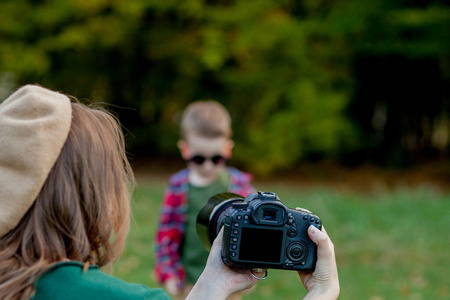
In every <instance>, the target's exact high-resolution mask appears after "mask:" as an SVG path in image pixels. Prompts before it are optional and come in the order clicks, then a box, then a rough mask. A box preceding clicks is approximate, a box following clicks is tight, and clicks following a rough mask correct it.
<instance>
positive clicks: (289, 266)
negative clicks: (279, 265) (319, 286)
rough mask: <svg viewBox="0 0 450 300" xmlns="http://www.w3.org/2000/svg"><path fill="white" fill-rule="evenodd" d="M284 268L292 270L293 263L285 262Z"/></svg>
mask: <svg viewBox="0 0 450 300" xmlns="http://www.w3.org/2000/svg"><path fill="white" fill-rule="evenodd" d="M284 266H285V267H286V268H292V267H293V266H294V263H293V262H292V261H286V263H285V264H284Z"/></svg>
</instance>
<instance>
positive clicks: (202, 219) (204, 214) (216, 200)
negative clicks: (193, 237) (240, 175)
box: [197, 193, 244, 251]
mask: <svg viewBox="0 0 450 300" xmlns="http://www.w3.org/2000/svg"><path fill="white" fill-rule="evenodd" d="M242 201H244V197H242V196H241V195H238V194H234V193H220V194H216V195H214V196H212V197H211V198H209V200H208V202H207V203H206V205H205V206H204V207H203V208H202V209H201V210H200V212H199V213H198V216H197V235H198V237H199V238H200V240H201V241H202V243H203V246H205V248H206V250H208V251H209V250H211V246H212V243H213V242H214V239H215V238H216V236H217V233H218V232H219V229H220V227H221V226H222V224H218V219H219V216H220V215H221V213H222V212H224V211H225V210H226V209H227V208H228V207H230V206H231V205H232V204H233V203H234V202H242Z"/></svg>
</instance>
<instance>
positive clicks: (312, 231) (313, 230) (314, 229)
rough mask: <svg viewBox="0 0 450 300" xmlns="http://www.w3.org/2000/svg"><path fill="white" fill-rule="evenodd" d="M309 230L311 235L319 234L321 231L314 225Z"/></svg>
mask: <svg viewBox="0 0 450 300" xmlns="http://www.w3.org/2000/svg"><path fill="white" fill-rule="evenodd" d="M308 230H309V232H310V233H311V234H315V233H316V232H317V230H319V229H317V228H316V227H314V226H313V225H309V228H308Z"/></svg>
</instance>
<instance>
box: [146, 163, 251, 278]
mask: <svg viewBox="0 0 450 300" xmlns="http://www.w3.org/2000/svg"><path fill="white" fill-rule="evenodd" d="M226 170H227V172H228V173H229V174H230V183H229V186H228V192H231V193H236V194H239V195H242V196H244V197H245V196H247V195H248V194H250V193H253V192H254V191H255V190H254V189H253V187H252V185H251V183H250V181H251V180H252V178H253V176H252V175H251V174H248V173H244V172H241V171H239V170H237V169H235V168H231V167H227V168H226ZM188 175H189V169H184V170H181V171H179V172H178V173H176V174H174V175H173V176H172V177H171V178H170V183H169V186H168V187H167V189H166V191H165V193H164V200H163V206H162V209H161V216H160V222H159V227H158V231H157V233H156V267H155V275H156V279H157V280H158V282H159V283H163V282H165V281H166V280H168V279H170V278H176V279H178V280H179V281H180V282H184V281H185V279H186V274H185V271H184V267H183V265H182V263H181V257H180V247H181V242H182V240H183V235H184V229H185V224H186V219H187V198H188V197H187V193H188V189H189V180H188Z"/></svg>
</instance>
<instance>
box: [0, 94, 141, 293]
mask: <svg viewBox="0 0 450 300" xmlns="http://www.w3.org/2000/svg"><path fill="white" fill-rule="evenodd" d="M72 116H73V117H72V124H71V128H70V132H69V135H68V138H67V140H66V142H65V144H64V147H63V148H62V150H61V153H60V155H59V157H58V159H57V161H56V163H55V165H54V166H53V168H52V170H51V172H50V174H49V175H48V178H47V180H46V182H45V184H44V186H43V187H42V189H41V191H40V193H39V195H38V196H37V198H36V200H35V202H34V204H33V206H32V207H31V208H30V209H29V210H28V212H27V213H26V215H25V216H24V217H23V218H22V220H21V222H20V223H19V225H17V226H16V227H15V228H14V229H13V230H12V231H10V232H9V233H8V234H6V235H5V236H4V237H2V238H1V239H0V299H29V298H30V297H31V296H32V294H33V290H34V287H33V285H34V283H35V281H36V280H37V279H38V278H39V277H40V276H41V275H42V274H43V273H44V272H45V271H46V270H48V268H49V267H50V266H51V265H52V264H54V263H56V262H60V261H65V260H72V261H79V262H83V263H86V265H87V264H97V265H99V266H104V265H107V264H110V263H114V262H115V261H116V260H117V259H118V258H119V256H120V254H121V253H122V251H123V248H124V245H125V238H126V235H127V233H128V229H129V220H130V208H129V200H130V196H131V194H130V191H131V189H132V186H133V185H134V177H133V173H132V170H131V167H130V164H129V162H128V160H127V158H126V154H125V144H124V138H123V134H122V131H121V128H120V125H119V123H118V122H117V121H116V119H115V118H114V117H113V116H112V115H110V114H109V113H107V112H105V111H104V110H103V109H101V108H90V107H87V106H85V105H83V104H80V103H77V102H74V103H72ZM112 237H114V239H113V240H112V239H111V238H112Z"/></svg>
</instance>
